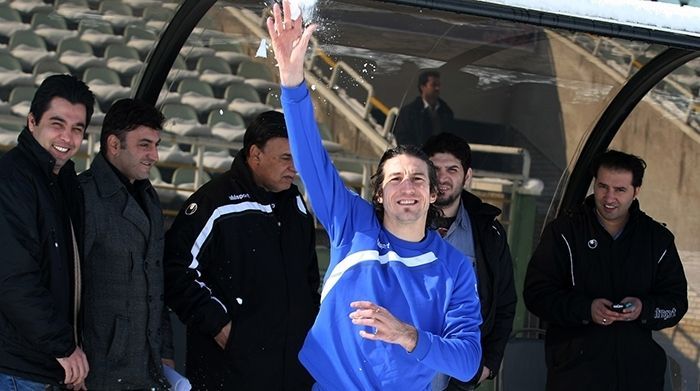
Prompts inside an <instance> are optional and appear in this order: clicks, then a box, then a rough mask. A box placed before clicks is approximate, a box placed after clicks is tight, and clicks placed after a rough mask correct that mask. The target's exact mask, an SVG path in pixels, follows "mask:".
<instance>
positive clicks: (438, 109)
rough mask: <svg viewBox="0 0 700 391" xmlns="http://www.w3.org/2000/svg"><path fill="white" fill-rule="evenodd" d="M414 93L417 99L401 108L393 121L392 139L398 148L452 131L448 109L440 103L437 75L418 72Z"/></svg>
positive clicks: (443, 103) (450, 115)
mask: <svg viewBox="0 0 700 391" xmlns="http://www.w3.org/2000/svg"><path fill="white" fill-rule="evenodd" d="M418 93H419V94H420V96H418V97H417V98H416V99H415V100H414V101H413V102H411V103H409V104H407V105H406V106H404V107H402V108H401V110H400V111H399V115H398V117H396V124H395V125H394V137H396V143H397V144H398V145H406V144H412V145H421V144H423V143H424V142H425V141H426V140H427V139H428V137H430V136H432V135H435V134H439V133H441V132H450V131H452V130H453V129H452V127H453V122H454V114H453V113H452V109H450V107H449V106H447V103H445V101H444V100H442V99H440V73H438V72H437V71H433V70H428V71H423V72H421V74H420V75H419V76H418Z"/></svg>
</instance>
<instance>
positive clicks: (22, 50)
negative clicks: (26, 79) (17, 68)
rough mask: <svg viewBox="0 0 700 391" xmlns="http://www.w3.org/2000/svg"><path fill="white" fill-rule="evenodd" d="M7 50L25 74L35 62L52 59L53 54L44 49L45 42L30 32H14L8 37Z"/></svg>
mask: <svg viewBox="0 0 700 391" xmlns="http://www.w3.org/2000/svg"><path fill="white" fill-rule="evenodd" d="M8 48H9V49H10V53H12V55H13V56H15V58H16V59H17V60H19V62H20V64H22V69H23V70H24V71H25V72H31V70H32V69H33V68H34V64H36V63H37V62H39V61H41V60H43V59H46V58H53V57H54V54H53V52H49V51H48V50H47V49H46V42H44V40H43V39H42V38H41V37H40V36H38V35H36V33H35V32H34V31H32V30H17V31H15V32H14V33H13V34H12V36H11V37H10V43H9V44H8Z"/></svg>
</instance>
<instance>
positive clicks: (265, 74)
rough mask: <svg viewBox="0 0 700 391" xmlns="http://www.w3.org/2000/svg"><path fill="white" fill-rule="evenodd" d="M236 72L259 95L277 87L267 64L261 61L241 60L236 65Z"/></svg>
mask: <svg viewBox="0 0 700 391" xmlns="http://www.w3.org/2000/svg"><path fill="white" fill-rule="evenodd" d="M236 74H237V75H238V76H242V77H244V78H245V83H246V84H249V85H251V86H253V87H254V88H255V90H256V91H258V93H259V94H260V95H264V94H266V93H267V92H268V91H270V89H272V88H279V84H278V83H276V82H275V81H274V80H275V78H274V76H273V75H272V71H271V70H270V69H269V68H268V66H267V64H264V63H261V62H255V61H243V62H242V63H240V64H239V65H238V71H237V72H236Z"/></svg>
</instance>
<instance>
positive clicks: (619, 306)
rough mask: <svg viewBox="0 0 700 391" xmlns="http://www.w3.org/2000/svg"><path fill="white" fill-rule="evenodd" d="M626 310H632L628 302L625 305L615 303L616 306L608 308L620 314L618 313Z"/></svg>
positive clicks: (631, 305)
mask: <svg viewBox="0 0 700 391" xmlns="http://www.w3.org/2000/svg"><path fill="white" fill-rule="evenodd" d="M628 308H629V309H631V308H634V305H633V304H632V303H630V302H627V303H617V304H613V305H612V306H610V309H611V310H613V311H615V312H620V313H621V312H623V311H624V310H626V309H628Z"/></svg>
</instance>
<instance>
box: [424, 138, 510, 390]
mask: <svg viewBox="0 0 700 391" xmlns="http://www.w3.org/2000/svg"><path fill="white" fill-rule="evenodd" d="M423 151H424V152H425V153H426V154H427V155H428V156H429V157H430V160H431V161H432V162H433V165H435V169H436V170H437V177H438V197H437V200H436V201H435V205H437V206H438V207H439V208H440V209H441V210H442V213H443V215H442V216H441V217H438V218H437V222H436V228H437V230H438V232H440V234H441V235H442V237H443V238H444V239H445V240H446V241H447V242H449V243H450V244H451V245H453V246H454V247H456V248H457V249H459V250H460V251H461V252H462V253H463V254H465V255H467V256H468V257H469V259H473V260H474V262H475V263H474V265H473V266H474V268H475V270H476V276H477V282H478V289H479V300H480V302H481V317H482V319H483V323H482V324H481V349H482V356H481V365H480V369H479V370H478V371H477V372H476V376H475V377H474V378H473V379H471V380H469V381H467V382H461V381H459V380H457V379H454V378H452V379H450V378H449V377H447V376H445V375H442V374H441V375H438V376H437V377H436V378H435V380H434V381H433V390H439V391H442V390H445V389H447V390H473V389H475V387H476V386H478V385H479V384H480V383H481V382H483V381H484V380H486V379H493V378H494V377H495V376H496V374H498V370H499V368H500V366H501V361H502V360H503V352H504V351H505V348H506V343H507V342H508V337H509V336H510V332H511V330H512V329H513V318H514V317H515V305H516V302H517V296H516V294H515V286H514V284H513V261H512V259H511V256H510V250H509V248H508V240H507V238H506V231H505V230H504V229H503V226H502V225H501V223H499V222H498V220H496V218H497V217H498V215H500V214H501V211H500V210H499V209H498V208H496V207H495V206H493V205H489V204H487V203H485V202H482V201H481V199H479V197H477V196H475V195H474V194H472V193H470V192H468V191H467V190H465V189H464V186H465V185H466V184H467V183H468V182H469V181H470V180H471V178H472V168H471V161H472V156H471V148H470V147H469V144H468V143H467V142H466V141H464V140H463V139H462V138H460V137H458V136H455V135H454V134H452V133H440V134H438V135H436V136H432V137H431V138H429V139H428V140H427V141H426V142H425V144H424V145H423ZM448 382H449V384H448Z"/></svg>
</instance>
